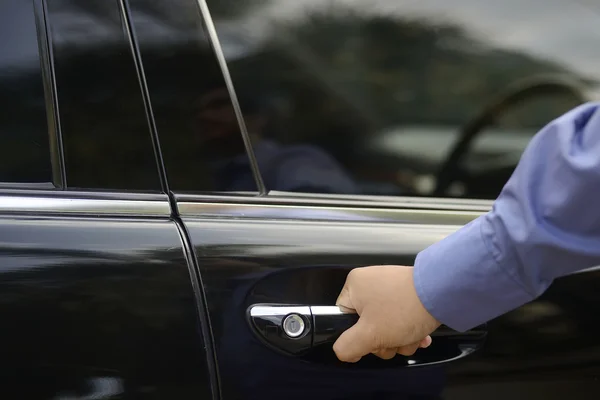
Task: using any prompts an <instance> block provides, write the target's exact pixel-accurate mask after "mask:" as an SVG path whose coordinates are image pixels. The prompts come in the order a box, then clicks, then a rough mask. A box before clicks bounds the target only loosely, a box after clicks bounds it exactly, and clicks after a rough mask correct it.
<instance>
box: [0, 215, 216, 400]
mask: <svg viewBox="0 0 600 400" xmlns="http://www.w3.org/2000/svg"><path fill="white" fill-rule="evenodd" d="M0 318H1V319H2V321H3V323H2V329H0V354H1V357H0V382H1V383H0V397H2V398H3V399H28V400H29V399H31V400H33V399H36V400H41V399H67V398H69V399H71V398H77V399H84V398H94V399H188V398H190V399H191V398H196V399H207V398H211V396H212V394H211V385H210V382H209V373H208V369H207V364H206V353H205V349H204V345H203V339H202V334H201V332H200V325H199V319H198V308H197V301H196V297H195V294H194V290H193V287H192V280H191V278H190V271H189V268H188V265H187V262H186V254H185V252H184V249H183V245H182V238H181V235H180V232H179V230H178V228H177V226H176V224H175V223H174V222H172V221H170V220H168V219H167V218H164V219H144V218H90V217H66V216H62V217H57V216H54V217H44V216H43V215H37V216H22V217H19V216H10V217H7V216H3V217H1V218H0ZM94 396H95V397H94Z"/></svg>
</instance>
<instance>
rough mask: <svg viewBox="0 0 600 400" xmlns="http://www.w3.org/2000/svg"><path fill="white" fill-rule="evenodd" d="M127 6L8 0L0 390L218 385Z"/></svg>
mask: <svg viewBox="0 0 600 400" xmlns="http://www.w3.org/2000/svg"><path fill="white" fill-rule="evenodd" d="M84 3H85V4H84ZM121 6H122V3H120V2H117V1H113V2H105V1H85V2H78V1H59V0H56V1H53V0H48V1H21V0H6V1H2V2H1V3H0V48H2V52H1V54H0V152H1V153H2V156H1V157H0V318H1V319H2V321H3V322H2V329H1V330H0V397H1V398H3V399H31V400H42V399H47V400H50V399H53V400H58V399H61V400H65V399H159V398H161V399H164V398H180V399H185V398H210V397H211V396H212V389H213V388H212V384H211V374H212V368H209V364H208V361H207V360H208V358H207V355H208V354H210V351H209V352H208V353H207V351H206V348H209V349H210V340H208V343H209V344H208V345H205V342H204V336H203V333H202V330H201V326H202V325H201V324H200V320H201V317H202V315H203V314H202V307H201V303H199V302H198V299H201V296H199V291H198V284H197V280H196V278H195V277H196V273H195V271H194V270H193V268H192V267H191V266H192V264H189V263H188V261H189V260H190V252H189V247H188V246H186V244H185V241H184V239H183V233H182V232H183V231H182V228H181V225H180V224H179V223H178V222H177V220H175V219H173V218H172V213H171V208H170V204H169V198H168V195H167V193H168V191H167V190H165V187H164V181H161V174H160V171H159V168H158V167H159V164H158V163H157V162H156V159H155V154H156V153H155V146H154V145H153V141H152V135H151V130H150V124H149V123H148V118H147V117H146V113H145V108H144V98H143V92H142V90H141V86H140V82H139V80H138V76H137V73H136V57H135V51H134V47H133V46H132V45H133V42H132V38H131V35H130V34H128V29H127V26H128V24H127V15H126V13H124V10H123V8H122V7H121ZM204 326H205V324H204Z"/></svg>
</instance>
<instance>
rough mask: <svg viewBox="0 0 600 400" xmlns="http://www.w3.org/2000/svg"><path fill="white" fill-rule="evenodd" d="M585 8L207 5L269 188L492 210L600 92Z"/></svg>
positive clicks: (464, 2)
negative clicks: (569, 114)
mask: <svg viewBox="0 0 600 400" xmlns="http://www.w3.org/2000/svg"><path fill="white" fill-rule="evenodd" d="M579 3H580V2H570V1H566V0H552V1H547V0H525V1H523V0H510V1H502V2H498V1H492V0H456V1H445V0H434V1H422V2H414V1H397V0H374V1H369V2H361V1H354V0H334V1H331V2H330V1H327V2H323V1H310V2H298V1H294V0H281V1H272V0H246V1H242V2H240V1H223V0H208V4H209V7H210V8H211V11H212V14H213V17H214V19H215V25H216V28H217V31H218V32H219V36H220V40H221V43H222V46H223V48H224V50H225V54H226V57H227V59H228V62H229V68H230V70H231V74H232V78H233V81H234V83H235V85H236V90H237V92H238V94H239V95H240V97H241V98H250V99H251V101H250V105H245V104H244V103H243V102H242V109H243V111H244V114H245V116H246V118H247V119H248V120H250V121H258V122H260V123H257V124H254V125H252V129H251V132H250V133H251V134H252V135H253V140H254V146H255V151H256V153H257V158H258V162H259V165H260V167H261V172H262V174H263V178H264V180H265V184H266V185H267V188H268V189H270V190H288V191H313V192H331V193H355V194H382V195H417V196H428V195H442V196H464V197H479V198H494V197H495V196H496V195H497V194H498V192H499V190H500V189H501V188H502V186H503V184H504V183H505V182H506V179H508V177H509V176H510V174H511V172H512V170H513V169H514V166H515V164H516V162H517V161H518V159H519V157H520V155H521V153H522V151H523V149H524V147H525V146H526V145H527V143H528V141H529V140H530V138H531V136H532V135H533V134H534V133H535V132H536V131H537V130H538V129H539V128H541V127H542V126H543V125H544V124H545V123H547V122H549V121H550V120H551V119H553V118H555V117H557V116H558V115H560V114H562V113H563V112H565V111H567V110H569V109H570V108H572V107H574V106H575V105H578V104H580V103H582V102H584V101H586V99H588V98H589V96H590V95H593V94H594V93H595V92H596V93H597V82H598V79H599V78H600V73H599V72H598V71H599V70H600V69H599V68H598V66H599V65H600V53H598V51H596V47H597V43H598V42H599V40H598V39H600V29H599V28H598V26H600V25H599V24H598V23H599V21H600V16H599V14H598V12H599V11H600V9H598V6H595V5H594V6H592V5H585V4H579ZM557 26H560V29H557ZM464 136H469V137H470V138H471V140H470V141H469V144H470V145H469V146H467V147H466V151H462V152H458V155H456V154H455V156H452V157H451V154H453V149H454V146H455V145H456V144H457V143H458V142H459V141H460V138H461V137H464ZM442 183H443V185H442V186H444V189H443V190H441V189H440V190H438V191H436V187H438V186H439V185H441V184H442Z"/></svg>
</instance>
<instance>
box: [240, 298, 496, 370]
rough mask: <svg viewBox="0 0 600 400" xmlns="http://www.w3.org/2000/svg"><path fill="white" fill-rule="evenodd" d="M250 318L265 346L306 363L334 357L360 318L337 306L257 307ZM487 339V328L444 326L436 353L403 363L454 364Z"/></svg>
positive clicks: (436, 336)
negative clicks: (341, 338) (337, 344)
mask: <svg viewBox="0 0 600 400" xmlns="http://www.w3.org/2000/svg"><path fill="white" fill-rule="evenodd" d="M247 317H248V323H249V325H250V327H251V329H252V331H253V332H254V334H255V335H256V337H258V338H259V339H260V340H261V341H262V342H263V343H264V344H265V345H267V346H268V347H271V348H272V349H274V350H276V351H278V352H280V353H284V354H287V355H291V356H296V357H300V358H305V359H307V360H311V359H312V360H314V359H316V358H315V357H313V354H316V353H319V352H320V353H323V351H324V349H327V348H328V349H329V350H328V351H329V352H330V353H331V345H333V343H334V342H335V340H336V339H337V338H338V337H339V336H340V335H341V334H342V333H343V332H344V331H345V330H347V329H349V328H350V327H352V325H354V324H355V323H356V322H357V321H358V318H359V316H358V314H356V313H350V312H346V311H344V310H343V309H341V308H340V307H338V306H321V305H290V304H254V305H251V306H250V307H248V310H247ZM486 335H487V332H486V329H485V326H481V327H477V328H475V329H472V330H470V331H467V332H456V331H454V330H452V329H450V328H448V327H445V326H442V327H440V328H438V329H437V330H436V331H435V332H434V333H433V334H432V335H431V336H433V337H434V341H433V344H432V346H431V348H433V350H431V348H428V349H424V350H419V351H420V352H421V354H424V353H425V352H429V353H428V354H429V355H428V356H426V357H423V358H422V359H421V361H419V360H417V359H415V358H412V359H410V360H405V361H401V362H400V363H401V364H402V363H403V362H404V364H402V366H416V365H424V364H437V363H440V362H442V363H443V362H449V361H454V360H456V359H460V358H463V357H465V356H466V355H469V354H471V353H473V352H474V351H476V350H478V349H479V348H480V347H481V346H482V345H483V342H484V340H485V337H486ZM317 358H318V357H317ZM397 358H398V357H397ZM328 362H331V361H328ZM387 365H389V363H388V364H387Z"/></svg>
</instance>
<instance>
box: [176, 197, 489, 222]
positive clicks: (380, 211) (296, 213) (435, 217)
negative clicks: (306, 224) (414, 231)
mask: <svg viewBox="0 0 600 400" xmlns="http://www.w3.org/2000/svg"><path fill="white" fill-rule="evenodd" d="M178 209H179V213H180V214H181V216H182V217H184V218H185V217H196V218H225V217H228V218H236V219H271V220H277V219H282V220H290V219H291V220H309V221H311V220H312V221H314V220H317V221H331V220H337V221H348V222H396V223H398V222H400V223H413V224H429V223H431V224H447V225H464V224H466V223H468V222H470V221H472V220H473V219H475V218H477V217H478V216H480V215H481V214H482V213H483V212H481V211H463V210H427V209H402V208H370V207H336V206H314V205H285V204H279V205H277V204H248V203H230V204H226V203H199V202H185V201H184V202H179V203H178Z"/></svg>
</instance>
